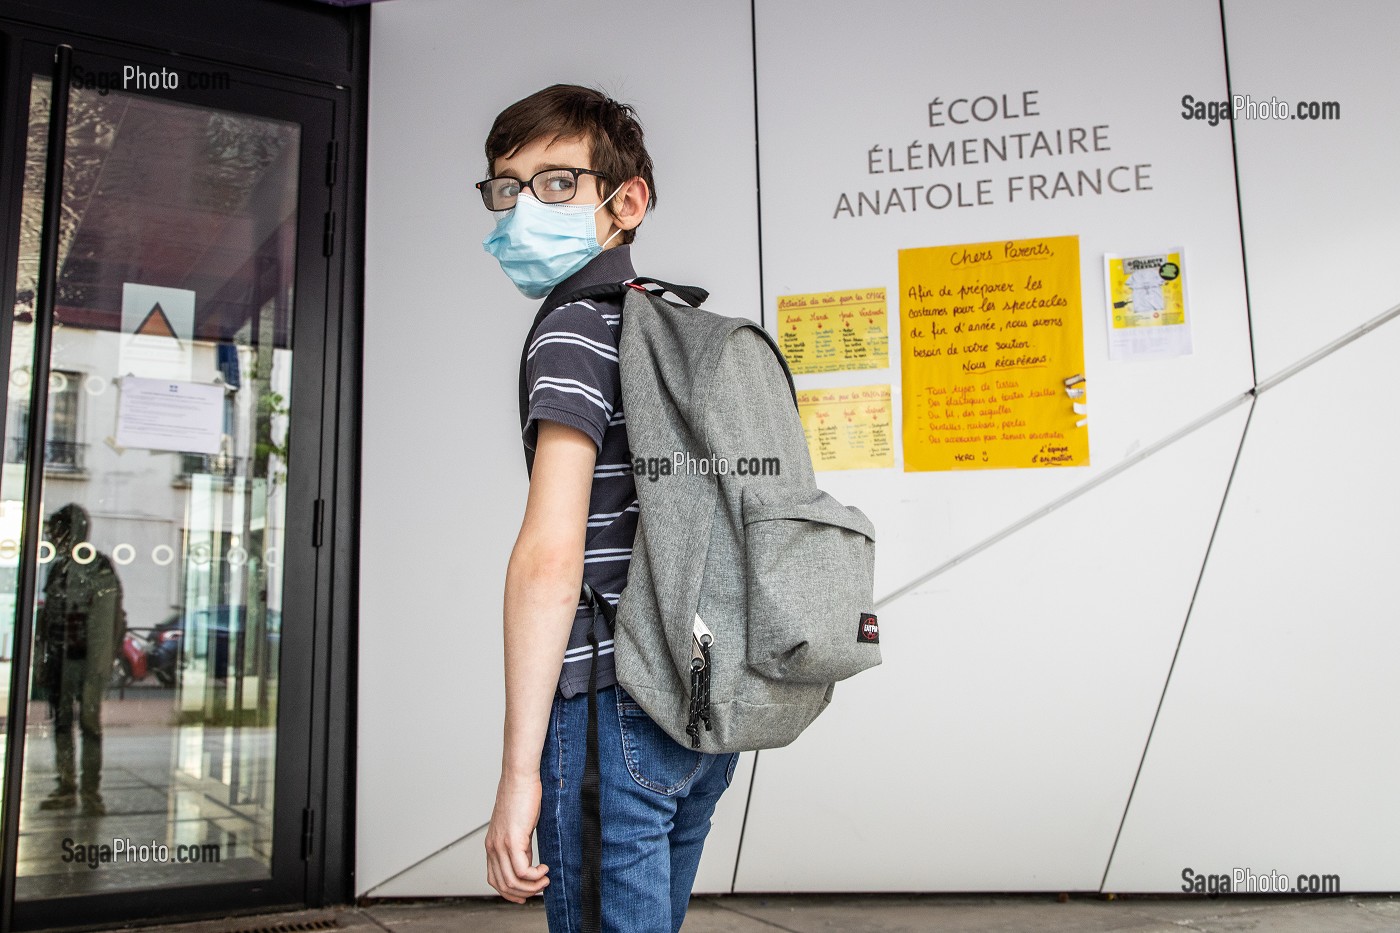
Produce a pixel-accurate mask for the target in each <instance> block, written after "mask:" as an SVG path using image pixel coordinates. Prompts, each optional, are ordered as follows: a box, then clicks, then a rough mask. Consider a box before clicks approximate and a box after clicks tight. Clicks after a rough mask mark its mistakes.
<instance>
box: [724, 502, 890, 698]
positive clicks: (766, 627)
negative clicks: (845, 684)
mask: <svg viewBox="0 0 1400 933" xmlns="http://www.w3.org/2000/svg"><path fill="white" fill-rule="evenodd" d="M743 513H744V537H745V545H744V546H745V553H746V557H747V563H748V567H747V570H748V603H749V605H748V619H749V624H748V636H749V637H748V655H747V659H748V663H749V666H750V667H752V668H753V669H754V670H756V671H758V672H759V673H761V674H763V675H764V676H765V677H768V678H770V679H772V680H785V681H791V682H793V683H830V682H833V681H837V680H843V679H845V678H847V677H850V676H851V675H852V674H857V673H859V672H861V671H863V670H865V669H866V668H869V667H874V666H875V665H876V664H879V663H880V645H879V634H878V631H879V630H878V628H877V627H875V626H876V623H875V621H874V619H875V617H874V615H873V614H872V613H873V610H874V588H875V528H874V526H873V525H871V523H870V520H869V519H868V518H866V517H865V515H864V514H863V513H862V512H861V511H860V510H859V509H855V508H850V507H848V506H843V505H841V504H840V503H839V502H837V501H836V500H835V499H833V498H832V497H831V496H829V495H827V494H826V493H824V492H819V493H818V494H817V497H816V498H815V499H812V500H810V501H808V502H803V503H793V502H786V503H772V502H765V501H763V500H762V498H761V497H760V496H759V495H758V494H757V493H755V492H753V491H752V490H750V489H745V490H744V498H743ZM872 633H873V637H872Z"/></svg>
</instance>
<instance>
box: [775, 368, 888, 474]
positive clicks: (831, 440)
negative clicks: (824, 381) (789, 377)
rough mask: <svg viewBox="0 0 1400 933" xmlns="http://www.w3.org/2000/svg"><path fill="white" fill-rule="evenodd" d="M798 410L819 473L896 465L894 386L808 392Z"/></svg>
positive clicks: (803, 393) (799, 399) (800, 396)
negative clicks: (892, 414) (891, 394)
mask: <svg viewBox="0 0 1400 933" xmlns="http://www.w3.org/2000/svg"><path fill="white" fill-rule="evenodd" d="M797 410H798V411H799V412H800V413H801V415H802V433H803V434H805V435H806V436H807V449H808V450H810V451H811V452H812V467H813V468H814V469H817V470H868V469H873V468H878V467H892V466H894V425H893V418H892V416H891V410H890V387H889V386H887V385H874V386H852V387H848V388H839V389H805V390H803V391H800V392H798V393H797Z"/></svg>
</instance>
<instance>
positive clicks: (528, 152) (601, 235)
mask: <svg viewBox="0 0 1400 933" xmlns="http://www.w3.org/2000/svg"><path fill="white" fill-rule="evenodd" d="M592 156H593V154H592V146H590V145H589V143H588V141H587V140H585V139H584V138H583V137H581V136H574V137H570V138H569V139H556V140H553V141H551V140H548V139H545V138H543V137H542V138H540V139H535V140H532V141H530V142H528V143H526V144H525V145H523V146H521V147H520V149H519V150H517V151H516V152H515V153H513V154H512V155H510V156H507V157H506V158H501V159H497V160H496V161H495V162H494V163H493V164H492V166H491V174H492V175H493V176H499V175H509V176H511V177H512V178H519V179H520V180H521V181H529V180H530V179H531V178H533V177H534V176H535V173H536V172H541V171H544V170H545V169H550V168H587V169H591V168H593V158H592ZM601 181H602V179H601V178H599V177H597V176H596V175H580V176H579V177H578V191H577V192H575V193H574V197H573V199H572V200H571V201H569V202H568V203H569V204H593V205H597V204H599V203H601V202H602V200H603V198H602V196H601V193H600V192H599V190H598V184H599V182H601ZM522 196H524V197H528V196H529V195H528V194H526V193H524V192H522ZM619 197H621V195H620V194H619ZM609 206H611V203H610V204H609ZM613 220H614V218H613V215H612V212H611V211H610V210H608V208H606V207H605V208H603V209H602V210H601V211H598V212H597V213H595V214H594V215H593V222H594V223H595V224H597V226H598V230H597V236H598V242H599V243H607V241H608V237H610V236H612V235H613V233H614V232H616V231H617V229H618V226H617V224H615V223H613ZM620 242H622V241H621V238H620V237H618V238H614V239H613V242H612V243H609V244H608V246H607V247H605V248H606V249H611V248H612V247H613V246H616V245H617V244H618V243H620Z"/></svg>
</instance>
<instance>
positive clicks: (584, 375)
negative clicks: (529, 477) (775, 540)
mask: <svg viewBox="0 0 1400 933" xmlns="http://www.w3.org/2000/svg"><path fill="white" fill-rule="evenodd" d="M635 277H636V272H635V271H634V270H633V268H632V256H631V247H630V246H626V245H623V246H616V247H614V248H612V249H608V250H604V251H603V252H601V253H599V254H598V255H597V256H595V257H593V259H592V260H590V261H589V263H588V264H587V265H586V266H584V267H583V268H582V269H580V270H579V271H578V272H575V273H574V274H573V275H571V276H569V278H567V279H565V280H564V281H563V282H561V283H560V284H559V285H557V286H555V288H554V290H553V291H551V292H550V293H549V297H548V298H546V299H545V300H544V303H543V304H542V305H541V310H543V309H544V308H548V307H554V310H553V311H551V312H549V314H548V315H546V316H545V318H544V320H543V321H542V322H541V323H540V326H539V328H538V330H536V332H535V335H534V338H533V339H532V340H531V341H530V345H529V346H528V347H527V348H526V349H525V387H526V391H527V392H528V398H529V408H528V414H527V416H526V421H525V434H524V440H525V446H526V447H527V448H529V449H531V450H533V449H534V446H535V436H536V434H537V432H538V423H539V421H540V420H541V419H545V420H549V421H557V422H559V423H560V424H566V425H568V426H569V427H571V428H577V429H578V430H580V431H582V432H583V433H584V434H587V435H588V436H589V438H591V439H592V441H593V443H594V444H596V445H598V458H597V461H596V463H595V465H594V469H593V488H592V492H591V493H590V494H589V500H588V528H587V531H586V534H585V538H584V552H583V580H584V582H585V583H587V584H588V585H589V586H591V587H592V588H593V590H594V591H595V592H597V593H600V594H602V596H603V598H605V599H606V600H608V602H610V603H612V604H613V605H617V599H618V595H619V594H620V593H621V592H622V588H623V587H624V586H626V585H627V570H628V567H629V566H631V563H632V538H633V537H634V536H635V535H636V532H637V485H636V482H635V480H634V478H633V476H632V458H631V452H630V448H629V447H628V444H627V425H626V419H625V416H624V415H623V411H622V382H621V379H620V378H619V376H620V371H619V369H618V361H617V345H618V337H619V335H620V333H621V331H622V299H621V298H620V297H619V298H617V299H615V300H612V299H607V300H603V299H588V300H580V301H573V302H570V303H568V304H563V305H561V304H559V302H560V301H562V300H563V299H564V298H565V297H567V296H568V294H569V293H570V292H573V291H577V290H578V289H580V288H586V287H588V286H590V285H602V284H605V283H609V282H624V281H628V280H630V279H632V278H635ZM591 625H594V619H593V611H592V610H591V609H590V608H589V607H588V606H587V605H585V604H584V603H583V601H582V600H581V599H580V601H579V606H578V610H577V611H576V612H575V614H574V625H573V629H572V630H571V631H570V632H569V644H568V647H567V649H566V650H565V653H564V667H563V669H562V670H561V671H560V673H559V693H560V694H561V695H562V696H564V697H565V698H568V697H572V696H574V695H576V694H578V693H585V692H587V690H588V668H589V662H590V661H591V660H592V649H591V648H590V646H589V644H588V629H589V626H591ZM596 625H597V629H596V635H597V638H598V647H599V651H598V689H600V690H601V689H603V688H604V687H608V686H611V685H612V684H615V683H616V682H617V678H616V676H615V675H614V673H613V658H612V651H613V639H612V633H611V632H609V631H608V630H607V624H606V623H605V622H603V621H602V620H601V619H599V620H598V621H597V623H596Z"/></svg>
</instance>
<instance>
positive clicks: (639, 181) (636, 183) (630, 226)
mask: <svg viewBox="0 0 1400 933" xmlns="http://www.w3.org/2000/svg"><path fill="white" fill-rule="evenodd" d="M619 187H620V190H619V191H618V192H617V196H616V197H614V198H613V199H612V201H610V202H609V203H608V207H609V208H611V209H612V215H613V217H614V218H615V219H616V223H617V225H618V226H619V227H621V228H622V229H623V230H635V229H637V225H638V224H640V223H641V222H642V219H643V218H644V217H646V214H647V202H648V201H649V200H651V191H650V190H649V189H648V188H647V183H646V179H644V178H642V176H640V175H634V176H633V177H631V178H629V179H628V180H627V181H624V182H623V183H622V184H621V185H620V186H619Z"/></svg>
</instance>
